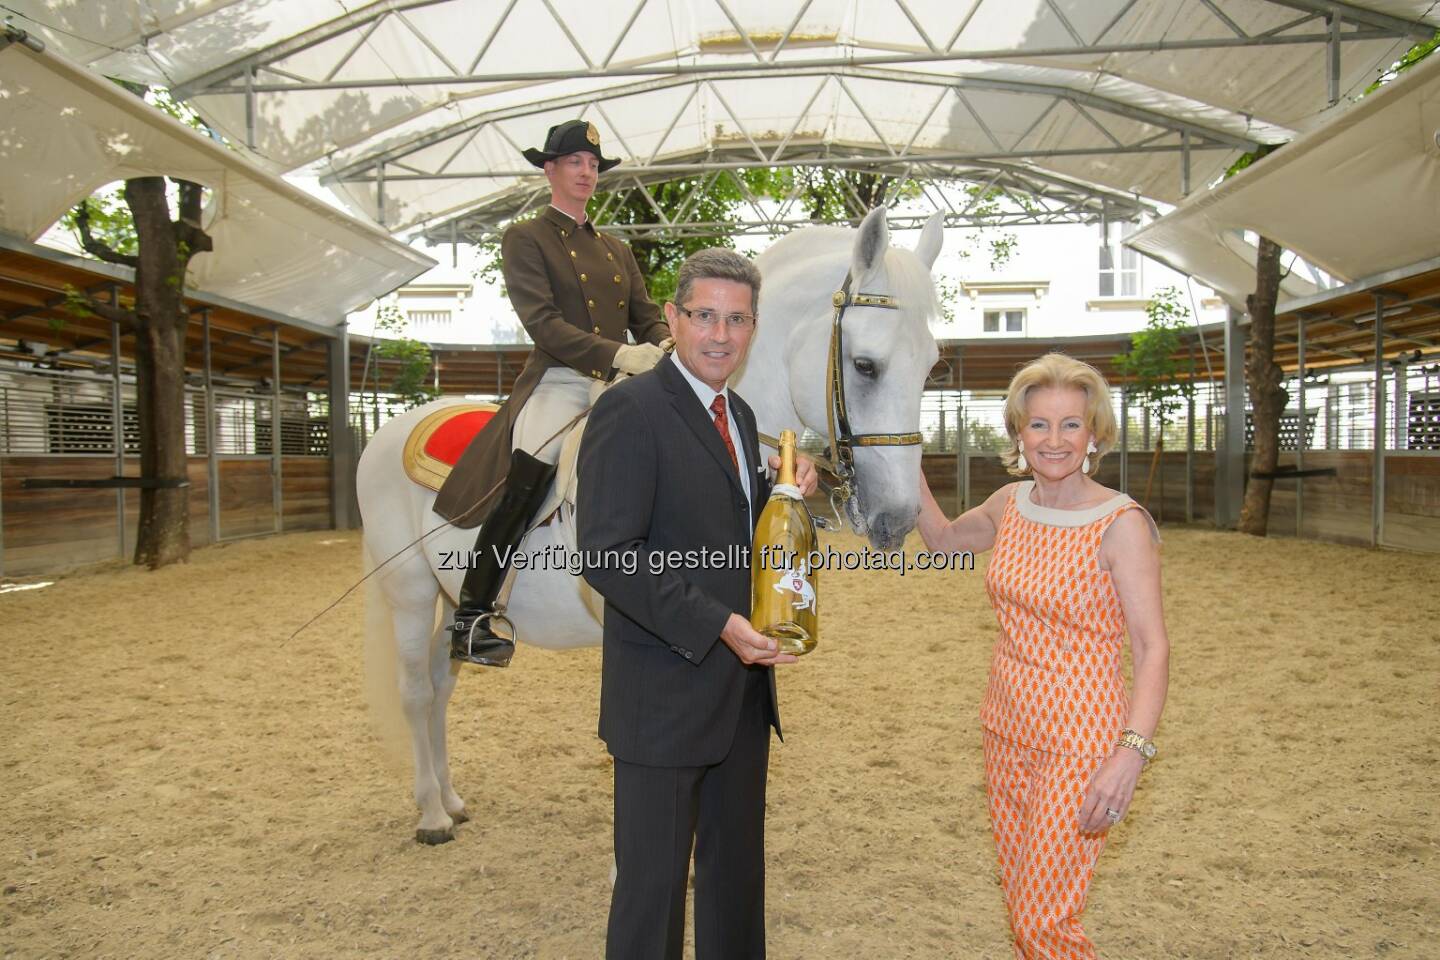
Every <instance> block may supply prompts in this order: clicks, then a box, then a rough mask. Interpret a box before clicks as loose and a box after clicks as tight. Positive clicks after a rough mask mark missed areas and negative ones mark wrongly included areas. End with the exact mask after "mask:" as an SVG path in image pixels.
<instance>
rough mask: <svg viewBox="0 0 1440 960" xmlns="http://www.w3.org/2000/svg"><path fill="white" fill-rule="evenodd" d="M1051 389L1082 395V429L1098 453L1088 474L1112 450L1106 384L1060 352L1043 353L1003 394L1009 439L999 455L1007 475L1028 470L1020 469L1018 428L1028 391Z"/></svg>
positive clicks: (1080, 362) (1091, 369) (1112, 427)
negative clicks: (1037, 388)
mask: <svg viewBox="0 0 1440 960" xmlns="http://www.w3.org/2000/svg"><path fill="white" fill-rule="evenodd" d="M1036 387H1039V388H1041V389H1046V388H1054V389H1060V390H1082V391H1084V393H1085V427H1086V429H1088V430H1089V431H1090V433H1091V434H1092V435H1093V437H1094V440H1095V449H1096V450H1097V451H1099V452H1098V453H1092V454H1090V475H1091V476H1094V475H1095V471H1096V470H1098V469H1099V467H1100V461H1101V459H1103V458H1104V456H1105V454H1107V453H1109V452H1110V451H1111V450H1113V449H1114V448H1115V434H1116V426H1115V410H1114V408H1113V407H1112V406H1111V405H1110V385H1109V384H1108V383H1106V382H1105V378H1104V377H1102V376H1100V371H1099V370H1096V369H1095V368H1094V367H1092V366H1090V364H1088V363H1086V362H1084V361H1083V360H1076V359H1075V358H1074V357H1067V356H1066V355H1065V354H1063V353H1047V354H1045V356H1043V357H1040V358H1039V359H1037V360H1031V361H1030V362H1029V363H1027V364H1025V366H1023V367H1021V368H1020V372H1019V373H1017V374H1015V378H1014V379H1013V380H1011V381H1010V387H1009V390H1008V391H1007V392H1006V395H1005V432H1006V433H1007V434H1009V436H1010V443H1009V446H1007V447H1006V448H1005V450H1003V451H1001V453H1000V460H1001V462H1002V463H1004V464H1005V469H1006V471H1007V472H1008V473H1010V475H1011V476H1016V477H1023V476H1025V475H1027V474H1028V473H1029V472H1030V471H1029V470H1028V469H1026V470H1021V469H1020V468H1019V466H1018V463H1019V460H1020V444H1019V439H1020V428H1021V427H1022V426H1023V425H1024V423H1025V418H1026V416H1027V415H1028V414H1027V411H1026V409H1025V407H1026V403H1027V402H1028V399H1029V396H1030V391H1031V390H1033V389H1035V388H1036Z"/></svg>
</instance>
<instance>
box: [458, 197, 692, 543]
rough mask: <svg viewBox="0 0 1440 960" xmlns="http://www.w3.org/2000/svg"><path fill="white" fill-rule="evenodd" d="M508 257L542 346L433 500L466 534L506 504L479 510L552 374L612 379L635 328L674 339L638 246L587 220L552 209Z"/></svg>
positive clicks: (519, 232) (529, 327) (510, 278)
mask: <svg viewBox="0 0 1440 960" xmlns="http://www.w3.org/2000/svg"><path fill="white" fill-rule="evenodd" d="M500 255H501V269H502V270H503V272H504V274H505V289H506V292H507V293H508V294H509V296H510V303H511V304H512V305H513V306H514V307H515V312H516V314H518V315H519V317H520V322H521V323H523V324H524V325H525V330H526V332H527V333H529V334H530V339H532V340H534V341H535V349H534V350H532V351H530V356H529V358H528V359H527V360H526V361H525V369H524V370H522V371H520V376H519V377H518V378H517V379H516V381H515V389H514V391H513V392H512V393H511V394H510V397H509V399H508V400H506V401H505V403H504V405H503V406H501V408H500V410H499V412H498V413H496V414H495V416H494V417H493V418H492V419H491V420H490V422H489V423H488V424H486V425H485V429H484V430H481V431H480V433H479V434H478V435H477V436H476V437H475V439H474V440H473V441H471V443H470V446H469V447H468V448H466V450H465V452H464V454H462V455H461V457H460V460H459V462H458V463H456V465H455V469H454V470H453V471H451V473H450V476H449V478H448V479H446V481H445V483H444V485H443V486H442V487H441V488H440V492H439V493H438V494H437V495H436V497H435V507H434V509H435V512H436V513H438V514H440V515H441V516H442V517H445V518H446V519H447V520H453V521H454V522H455V524H456V526H460V527H474V526H477V525H478V524H480V523H482V522H484V520H485V519H486V518H487V517H488V516H489V515H490V511H491V510H492V509H493V508H494V506H495V504H496V503H498V502H499V500H500V492H499V491H498V490H497V491H496V493H495V494H494V495H492V496H491V497H490V499H489V500H487V501H486V502H485V503H484V505H482V506H480V507H479V508H477V509H472V508H473V507H474V506H475V504H476V503H477V502H478V501H479V500H480V498H481V497H483V496H484V495H485V492H486V491H487V490H489V489H490V488H491V487H492V486H494V485H495V484H496V483H497V482H499V481H500V480H503V479H504V478H505V475H506V473H508V472H509V470H510V443H511V440H510V435H511V432H512V430H513V429H514V426H515V418H516V417H518V416H519V414H520V410H521V408H522V407H523V406H524V405H525V401H526V400H527V399H528V398H529V396H530V394H531V392H532V391H534V389H535V386H536V384H538V383H539V382H540V378H541V377H542V376H544V374H545V371H546V370H548V369H550V368H551V367H571V368H572V369H575V370H578V371H580V372H581V373H583V374H585V375H586V376H589V377H594V378H595V379H597V380H607V379H609V377H610V376H611V374H612V372H613V370H612V365H613V364H614V362H615V352H616V351H617V350H618V349H619V348H620V345H621V344H622V343H625V342H626V341H625V331H626V330H627V329H628V330H630V331H631V333H633V334H634V336H635V342H636V343H647V342H648V343H656V344H658V343H659V342H660V341H661V340H664V339H665V338H666V337H668V336H670V328H669V326H668V325H667V324H666V323H665V321H664V319H662V317H661V315H660V308H659V307H657V306H656V305H655V303H654V301H652V300H651V299H650V295H649V293H647V292H646V290H645V278H644V277H642V276H641V275H640V267H639V266H638V265H637V264H636V263H635V256H634V254H632V253H631V252H630V248H629V247H628V246H626V245H625V244H624V243H623V242H621V241H620V240H617V239H615V238H614V237H609V236H606V235H605V234H603V233H599V232H597V231H596V230H595V227H594V226H593V225H592V224H591V223H590V222H589V221H588V220H587V221H586V222H585V223H584V224H583V225H581V226H579V227H577V226H576V225H575V221H574V220H571V219H570V218H569V217H567V216H566V215H565V214H563V213H561V212H560V211H559V210H556V209H555V208H554V207H548V206H547V207H546V208H545V210H544V211H543V212H541V213H540V215H539V216H537V217H534V218H533V219H530V220H526V221H525V222H523V223H517V224H514V225H513V226H511V227H510V228H509V229H508V230H506V231H505V236H504V237H503V238H502V239H501V241H500ZM542 439H543V438H542Z"/></svg>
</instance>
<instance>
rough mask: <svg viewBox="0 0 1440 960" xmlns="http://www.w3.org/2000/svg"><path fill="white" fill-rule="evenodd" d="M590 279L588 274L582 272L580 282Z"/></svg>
mask: <svg viewBox="0 0 1440 960" xmlns="http://www.w3.org/2000/svg"><path fill="white" fill-rule="evenodd" d="M589 279H590V278H589V277H587V276H585V274H583V273H582V274H580V282H581V283H584V282H585V281H586V280H589Z"/></svg>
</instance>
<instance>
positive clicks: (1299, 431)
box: [1295, 317, 1309, 537]
mask: <svg viewBox="0 0 1440 960" xmlns="http://www.w3.org/2000/svg"><path fill="white" fill-rule="evenodd" d="M1295 366H1296V375H1297V376H1298V377H1299V378H1300V388H1299V390H1298V391H1297V392H1298V393H1299V394H1300V416H1299V417H1298V418H1297V420H1296V433H1295V469H1296V470H1299V471H1301V472H1302V474H1303V472H1304V470H1305V427H1306V424H1307V421H1308V419H1309V418H1308V416H1307V413H1306V410H1305V318H1304V317H1300V318H1299V319H1298V320H1297V321H1296V329H1295ZM1304 530H1305V477H1304V476H1299V477H1296V478H1295V536H1297V537H1298V536H1300V535H1301V534H1302V533H1303V532H1304Z"/></svg>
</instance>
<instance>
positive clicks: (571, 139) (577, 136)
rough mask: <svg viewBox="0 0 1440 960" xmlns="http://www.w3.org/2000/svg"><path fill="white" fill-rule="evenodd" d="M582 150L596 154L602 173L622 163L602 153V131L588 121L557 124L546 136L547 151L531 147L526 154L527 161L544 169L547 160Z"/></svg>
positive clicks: (569, 121)
mask: <svg viewBox="0 0 1440 960" xmlns="http://www.w3.org/2000/svg"><path fill="white" fill-rule="evenodd" d="M581 150H584V151H585V152H586V153H593V154H595V159H597V160H599V161H600V172H601V173H604V172H605V171H606V170H609V169H610V168H611V167H613V166H615V164H617V163H619V162H620V161H619V159H618V158H615V157H607V156H605V155H604V154H602V153H601V152H600V131H599V130H596V129H595V124H593V123H590V122H589V121H588V120H566V121H565V122H564V123H560V124H556V125H555V126H553V127H551V128H550V132H549V133H547V134H546V135H545V149H543V150H536V149H535V148H534V147H530V148H528V149H526V150H525V151H524V154H525V159H526V160H529V161H530V162H531V163H532V164H534V165H535V166H537V167H543V166H545V161H547V160H554V159H555V158H556V157H565V156H569V155H570V154H572V153H579V152H580V151H581Z"/></svg>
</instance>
